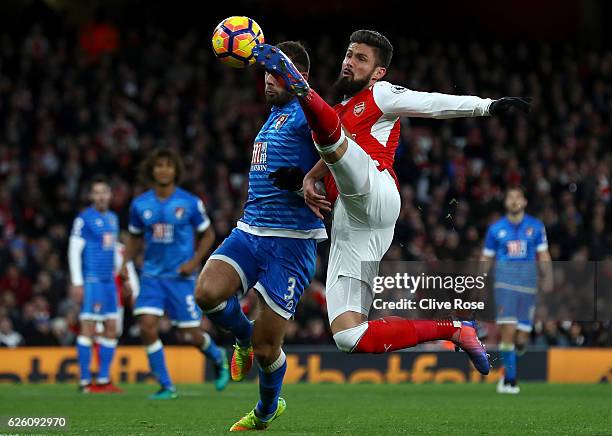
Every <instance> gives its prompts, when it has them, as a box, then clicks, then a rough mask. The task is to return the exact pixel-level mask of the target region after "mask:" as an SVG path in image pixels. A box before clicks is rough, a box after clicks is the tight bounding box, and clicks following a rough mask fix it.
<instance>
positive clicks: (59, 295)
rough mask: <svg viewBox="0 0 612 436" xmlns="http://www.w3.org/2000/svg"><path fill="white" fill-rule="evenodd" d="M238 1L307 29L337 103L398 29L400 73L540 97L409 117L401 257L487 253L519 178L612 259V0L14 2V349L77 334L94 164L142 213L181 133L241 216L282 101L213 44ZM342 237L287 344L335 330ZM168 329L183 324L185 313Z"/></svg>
mask: <svg viewBox="0 0 612 436" xmlns="http://www.w3.org/2000/svg"><path fill="white" fill-rule="evenodd" d="M229 15H247V16H250V17H252V18H254V19H255V20H256V21H257V22H258V23H259V24H260V25H261V27H262V28H263V30H264V34H265V36H266V40H267V42H271V43H276V42H280V41H282V40H286V39H297V40H300V41H303V42H304V43H305V44H306V46H307V48H308V49H309V51H310V54H311V60H312V67H311V77H312V80H311V82H312V83H313V85H314V87H315V88H317V89H319V90H321V91H322V94H323V95H324V96H325V97H326V98H327V100H328V101H329V102H330V103H331V102H335V101H336V98H337V96H335V95H334V92H333V90H332V86H331V85H332V83H333V81H334V80H335V78H336V76H337V74H338V73H339V69H340V63H341V60H342V57H343V55H344V51H345V49H346V45H347V43H348V37H349V35H350V33H351V32H352V31H354V30H357V29H358V28H370V29H375V30H378V31H380V32H382V33H384V34H385V35H387V36H388V37H389V38H390V40H391V41H392V43H393V44H394V46H395V55H394V59H393V62H392V65H391V69H390V72H389V74H388V76H387V80H389V81H391V82H394V83H397V84H401V85H404V86H406V87H409V88H411V89H415V90H420V91H437V92H444V93H450V94H472V95H479V96H482V97H491V98H498V97H501V96H504V95H528V96H532V97H533V98H534V106H533V111H532V113H531V114H530V115H529V116H528V117H525V116H515V115H510V116H508V117H505V118H503V119H485V118H483V119H461V120H449V121H431V120H422V119H404V120H403V121H402V136H401V140H400V146H399V148H398V152H397V156H396V166H395V167H396V171H397V174H398V177H399V179H400V181H401V183H402V212H401V216H400V220H399V222H398V225H397V227H396V236H395V241H394V244H393V246H392V248H391V249H390V251H389V253H388V255H387V259H390V260H432V259H440V260H470V259H477V258H478V256H479V254H480V250H481V246H482V239H483V237H484V234H485V231H486V227H487V225H488V224H490V223H491V222H492V221H493V220H495V219H497V218H499V217H500V216H501V214H503V208H502V206H503V191H504V189H505V187H506V186H508V185H511V184H521V185H523V186H524V187H525V188H526V192H527V196H528V199H529V201H530V206H529V208H528V212H529V213H531V214H533V215H536V216H537V217H539V218H540V219H541V220H543V221H544V223H545V225H546V227H547V231H548V237H549V242H550V252H551V255H552V257H553V259H554V260H576V261H582V260H593V261H600V260H606V259H607V260H611V259H612V227H611V226H612V224H611V223H612V220H611V218H612V216H611V214H612V208H611V203H610V198H611V193H610V178H611V176H612V174H611V172H612V147H611V144H612V137H611V134H612V132H611V130H610V126H611V123H610V121H611V119H610V116H611V113H610V111H611V109H612V33H611V32H609V31H606V30H607V26H608V25H610V24H611V23H612V20H611V19H610V17H611V16H612V3H610V2H606V1H603V0H601V1H595V0H592V1H583V2H580V1H564V2H557V1H552V0H543V1H537V2H530V1H526V0H520V1H512V2H505V3H503V4H498V3H497V2H485V1H472V2H443V1H437V2H418V3H416V2H410V3H408V2H392V1H386V0H379V1H377V2H375V3H372V2H367V1H364V0H356V1H352V2H350V3H349V2H329V1H322V0H314V1H309V2H303V3H294V2H282V1H267V2H263V1H259V2H256V1H233V2H231V6H230V7H224V6H221V5H220V3H219V4H208V3H204V2H198V3H195V2H186V1H185V2H183V1H176V2H149V1H112V0H109V1H79V2H75V1H61V0H56V1H52V0H49V1H46V2H45V1H3V2H2V3H0V24H1V27H0V236H1V238H0V346H14V345H18V344H19V345H72V344H73V343H74V339H75V337H76V334H77V333H78V318H77V317H78V309H79V304H80V301H79V296H78V295H72V294H71V293H70V292H69V289H70V286H69V276H68V273H67V265H66V248H67V236H68V232H69V230H70V226H71V223H72V220H73V219H74V217H75V215H76V214H77V213H78V212H79V210H80V209H81V208H83V207H84V206H86V205H87V203H88V201H87V192H86V188H87V181H88V179H89V178H90V177H91V176H92V175H94V174H97V173H102V174H106V175H108V176H109V177H110V179H111V181H112V185H113V191H114V198H113V202H112V208H113V209H114V210H115V211H116V212H117V213H118V214H119V215H120V217H121V220H122V228H125V227H126V226H125V224H126V217H127V210H128V205H129V202H130V200H131V198H132V197H133V196H134V195H137V194H139V193H140V192H142V190H143V189H144V188H145V187H143V186H141V185H139V183H138V181H137V177H136V176H137V174H136V168H137V166H138V163H139V162H140V161H141V160H142V159H143V157H144V156H145V155H146V154H147V152H148V151H150V150H151V149H152V148H154V147H156V146H159V145H164V146H169V147H172V148H175V149H177V150H179V151H180V152H181V154H182V155H183V156H184V157H185V159H186V164H187V167H188V171H187V178H186V180H185V181H184V186H185V187H186V188H187V189H190V190H192V191H193V192H195V193H196V194H197V195H198V196H200V197H201V198H202V199H203V200H204V202H205V204H206V206H207V209H208V212H209V214H210V216H211V218H212V220H213V222H214V227H215V230H216V232H217V238H218V240H217V243H219V242H221V241H222V240H223V238H224V237H225V236H226V235H227V234H228V233H229V232H230V231H231V229H232V228H233V226H234V225H235V222H236V220H237V219H238V218H239V217H240V215H241V207H242V204H243V203H244V200H245V196H246V181H247V171H248V168H249V162H250V158H251V152H252V141H253V138H254V137H255V135H256V134H257V131H258V130H259V128H260V126H261V125H262V124H263V122H264V120H265V119H266V117H267V113H268V110H269V108H268V106H267V105H266V103H265V101H264V98H263V92H262V91H263V83H262V74H261V72H260V71H258V70H257V69H255V68H249V69H247V70H231V69H229V68H227V67H225V66H224V65H222V64H220V63H219V62H218V61H216V60H215V58H214V56H213V54H212V51H211V49H210V34H211V32H212V30H213V29H214V27H215V26H216V24H217V23H218V22H219V21H221V19H223V18H225V17H227V16H229ZM327 250H328V244H321V246H320V258H319V267H318V271H317V275H316V279H315V280H314V281H313V283H312V285H311V287H310V288H309V289H308V291H307V292H306V293H305V295H304V297H303V299H302V302H301V303H300V306H299V310H298V315H297V316H296V320H295V321H293V322H292V324H291V327H290V329H289V332H288V335H287V342H288V343H298V344H318V343H332V342H331V337H330V335H329V331H328V328H327V319H326V313H325V300H324V277H325V268H326V259H327ZM245 305H246V307H245V310H249V309H250V305H249V302H248V300H247V301H246V303H245ZM125 325H126V329H125V331H124V334H123V336H122V338H121V341H122V343H138V341H139V339H138V331H137V328H136V327H135V326H134V324H133V320H132V318H131V316H130V315H129V311H128V313H127V314H126V322H125ZM206 325H207V327H210V328H212V327H211V326H209V325H208V324H206ZM212 331H213V333H214V334H216V335H217V337H218V339H220V340H221V341H225V342H226V343H229V340H230V338H228V337H226V336H224V335H223V333H222V332H215V331H214V329H213V330H212ZM610 333H611V326H610V323H609V322H576V321H572V320H567V321H565V322H558V321H556V320H547V319H538V320H537V322H536V329H535V331H534V334H533V338H532V339H533V344H534V345H538V346H549V345H567V346H610V345H612V336H611V334H610ZM493 335H494V328H493V327H492V330H491V336H493ZM163 339H164V340H165V341H166V343H174V342H175V341H176V340H175V337H174V334H173V331H172V329H171V327H170V324H169V322H167V321H166V322H164V337H163ZM493 339H494V338H493Z"/></svg>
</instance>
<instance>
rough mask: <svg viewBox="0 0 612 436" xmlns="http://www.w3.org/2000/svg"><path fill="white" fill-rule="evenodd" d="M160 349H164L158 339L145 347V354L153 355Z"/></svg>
mask: <svg viewBox="0 0 612 436" xmlns="http://www.w3.org/2000/svg"><path fill="white" fill-rule="evenodd" d="M162 348H164V344H162V341H160V340H159V339H158V340H156V341H155V342H153V343H152V344H151V345H147V347H146V349H147V354H153V353H155V352H156V351H159V350H161V349H162Z"/></svg>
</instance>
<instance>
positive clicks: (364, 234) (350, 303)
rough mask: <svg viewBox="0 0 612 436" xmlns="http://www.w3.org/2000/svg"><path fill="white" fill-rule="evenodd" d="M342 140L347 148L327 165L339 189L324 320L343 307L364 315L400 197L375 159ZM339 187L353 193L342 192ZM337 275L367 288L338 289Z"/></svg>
mask: <svg viewBox="0 0 612 436" xmlns="http://www.w3.org/2000/svg"><path fill="white" fill-rule="evenodd" d="M347 139H348V138H347ZM348 142H349V149H348V150H347V152H346V154H345V155H344V156H343V157H342V159H340V160H339V161H338V162H336V163H334V164H331V165H329V167H330V169H331V171H332V173H333V175H334V178H335V180H336V184H337V185H338V190H339V191H340V195H339V197H338V200H337V201H336V204H335V206H334V213H333V224H332V235H331V250H330V254H329V265H328V270H327V282H326V294H327V295H326V298H327V310H328V317H329V322H330V323H331V322H332V321H333V320H334V319H335V318H336V317H337V316H338V315H340V314H342V313H344V312H347V311H353V312H359V313H363V314H364V315H367V314H368V313H369V310H370V306H371V304H372V299H373V296H372V290H371V289H372V284H373V281H374V277H375V276H376V275H377V274H378V267H379V263H380V260H381V259H382V258H383V256H384V255H385V253H386V252H387V250H388V249H389V246H390V245H391V242H392V240H393V232H394V230H395V223H396V221H397V218H398V217H399V212H400V195H399V192H398V190H397V186H396V184H395V180H394V179H393V176H391V174H390V173H389V171H387V170H385V171H379V170H378V168H377V167H376V163H375V162H374V161H373V160H372V159H371V158H370V156H369V155H368V154H367V153H366V152H365V151H364V150H363V149H362V148H361V147H360V146H359V145H357V144H356V143H355V142H354V141H353V140H351V139H348ZM351 175H355V176H356V177H355V178H352V177H350V176H351ZM347 176H348V177H347ZM366 177H367V180H366ZM364 180H366V181H367V183H366V184H365V187H364V188H363V189H356V190H355V189H343V187H342V183H343V184H345V186H346V184H349V183H357V184H358V185H360V186H361V185H362V184H363V181H364ZM339 182H340V183H339ZM349 188H351V187H350V186H349ZM343 191H344V192H347V191H348V192H355V191H357V192H358V193H357V194H353V195H347V194H344V193H343ZM359 191H361V192H359ZM341 276H345V277H352V278H354V279H358V280H361V281H362V282H364V283H365V284H367V286H363V285H360V286H355V287H354V289H353V288H351V289H341V287H338V286H335V285H336V284H337V282H338V278H339V277H341Z"/></svg>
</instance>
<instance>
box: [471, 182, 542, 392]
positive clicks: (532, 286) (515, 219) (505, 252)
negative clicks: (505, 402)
mask: <svg viewBox="0 0 612 436" xmlns="http://www.w3.org/2000/svg"><path fill="white" fill-rule="evenodd" d="M526 206H527V199H526V198H525V194H524V193H523V191H522V190H521V189H520V188H510V189H508V191H507V192H506V198H505V207H506V216H505V217H503V218H501V219H500V220H498V221H497V222H495V223H493V224H492V225H491V226H490V227H489V229H488V231H487V235H486V237H485V243H484V249H483V252H482V257H481V260H483V261H485V262H487V263H489V262H491V261H492V260H495V261H496V262H495V282H494V290H495V305H496V311H497V323H498V324H499V325H500V330H501V343H500V345H499V349H500V352H501V356H502V361H503V364H504V373H505V375H504V378H502V379H501V380H500V381H499V384H498V386H497V391H498V392H499V393H509V394H515V393H519V392H520V389H519V387H518V385H517V383H516V379H517V377H516V355H517V351H519V352H521V351H523V350H524V348H525V346H526V344H527V341H528V340H529V333H530V332H531V329H532V323H533V316H534V313H535V307H536V295H537V290H538V272H539V271H541V273H542V279H543V280H542V283H541V286H540V287H541V288H542V289H543V290H544V291H547V292H548V291H550V290H551V289H552V265H551V263H550V260H551V258H550V254H549V253H548V242H547V240H546V229H545V228H544V224H542V222H541V221H540V220H538V219H537V218H534V217H532V216H530V215H527V214H526V213H525V207H526Z"/></svg>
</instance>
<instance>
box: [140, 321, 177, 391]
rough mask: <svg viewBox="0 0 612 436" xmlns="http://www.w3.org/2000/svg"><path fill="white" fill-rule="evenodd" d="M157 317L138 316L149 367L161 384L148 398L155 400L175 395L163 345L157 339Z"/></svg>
mask: <svg viewBox="0 0 612 436" xmlns="http://www.w3.org/2000/svg"><path fill="white" fill-rule="evenodd" d="M159 318H160V317H159V316H157V315H151V314H142V315H139V316H138V326H139V328H140V336H141V338H142V342H143V344H144V345H145V349H146V351H147V357H148V359H149V367H150V368H151V372H153V374H154V375H155V377H156V378H157V380H158V382H159V384H160V385H161V389H160V390H159V391H158V392H157V393H155V394H153V395H151V396H150V397H149V398H150V399H155V400H157V399H160V400H162V399H163V400H166V399H174V398H176V397H177V395H176V389H175V388H174V385H173V384H172V381H171V380H170V374H169V373H168V368H167V367H166V359H165V357H164V347H163V344H162V342H161V340H160V339H159Z"/></svg>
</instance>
